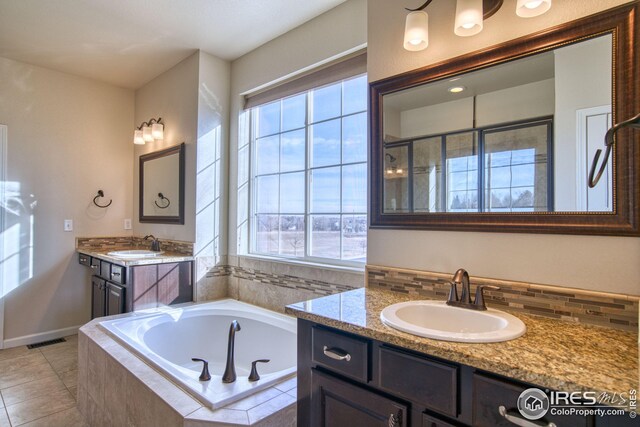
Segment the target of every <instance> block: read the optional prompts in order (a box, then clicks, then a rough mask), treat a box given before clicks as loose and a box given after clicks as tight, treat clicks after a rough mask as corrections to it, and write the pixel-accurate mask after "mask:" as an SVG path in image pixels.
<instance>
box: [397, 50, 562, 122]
mask: <svg viewBox="0 0 640 427" xmlns="http://www.w3.org/2000/svg"><path fill="white" fill-rule="evenodd" d="M554 73H555V69H554V55H553V52H546V53H541V54H538V55H533V56H529V57H526V58H522V59H518V60H517V61H511V62H508V63H506V64H501V65H496V66H492V67H489V68H485V69H482V70H479V71H474V72H471V73H465V74H462V75H460V76H458V77H456V78H453V79H444V80H440V81H437V82H433V83H429V84H425V85H421V86H417V87H415V88H412V89H408V90H403V91H400V92H397V93H393V94H390V95H385V97H384V105H385V107H391V108H393V109H396V110H398V111H406V110H412V109H415V108H420V107H426V106H429V105H437V104H441V103H443V102H449V101H454V100H456V99H461V98H468V97H470V96H474V95H482V94H484V93H490V92H495V91H498V90H502V89H507V88H510V87H516V86H521V85H525V84H527V83H533V82H538V81H541V80H546V79H551V78H553V77H554ZM452 86H462V87H464V88H465V90H464V91H463V92H460V93H450V92H449V91H448V89H449V88H450V87H452Z"/></svg>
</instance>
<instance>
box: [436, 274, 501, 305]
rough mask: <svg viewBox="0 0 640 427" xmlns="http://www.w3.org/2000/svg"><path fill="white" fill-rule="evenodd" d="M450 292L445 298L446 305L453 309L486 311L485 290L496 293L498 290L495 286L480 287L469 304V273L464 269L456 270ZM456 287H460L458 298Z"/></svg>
mask: <svg viewBox="0 0 640 427" xmlns="http://www.w3.org/2000/svg"><path fill="white" fill-rule="evenodd" d="M450 284H451V290H450V291H449V298H447V305H450V306H453V307H462V308H470V309H472V310H486V309H487V306H486V305H485V303H484V293H483V291H484V290H485V289H491V290H494V291H497V290H498V289H500V288H499V287H497V286H489V285H480V286H478V287H477V288H476V297H475V299H474V301H473V303H472V302H471V289H470V286H469V273H467V270H465V269H464V268H460V269H458V271H456V273H455V274H454V275H453V280H452V281H451V282H450ZM458 285H462V293H461V294H460V298H458Z"/></svg>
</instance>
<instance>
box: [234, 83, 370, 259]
mask: <svg viewBox="0 0 640 427" xmlns="http://www.w3.org/2000/svg"><path fill="white" fill-rule="evenodd" d="M362 76H366V74H357V75H354V76H351V77H347V78H343V79H341V80H338V81H335V82H332V83H329V84H323V85H319V86H317V87H314V88H312V89H309V90H307V91H305V92H300V93H297V94H293V95H287V96H285V97H282V98H280V99H278V101H282V100H283V99H287V98H291V97H295V96H297V95H300V94H301V93H306V98H305V99H306V102H305V125H304V128H302V127H301V128H296V129H288V130H287V131H285V132H283V131H282V129H280V132H278V133H274V134H273V135H282V134H283V133H286V132H292V131H295V130H301V129H304V130H305V167H304V170H301V171H292V172H303V173H304V177H305V178H304V181H305V200H304V203H305V212H304V213H303V214H295V215H302V216H303V217H304V219H305V230H304V236H305V239H304V240H305V244H304V256H293V255H287V254H270V253H261V252H258V251H257V250H256V240H257V239H256V234H255V233H256V232H257V230H256V228H257V227H256V219H257V212H256V206H257V192H256V191H255V189H256V182H255V181H256V167H257V166H256V162H255V157H256V154H257V153H256V141H257V135H256V134H255V133H256V125H255V124H256V122H255V120H256V117H255V111H256V108H257V107H259V106H256V107H253V108H251V109H249V110H247V113H248V114H249V119H248V127H249V129H248V138H249V160H248V162H249V167H248V169H249V180H248V185H249V188H248V192H249V200H248V202H249V207H248V215H249V218H248V221H247V227H248V233H247V235H248V240H249V241H248V254H247V255H249V256H251V257H257V258H267V259H273V260H278V261H291V262H294V263H302V264H316V265H328V266H337V267H351V268H356V269H358V270H360V269H362V268H364V266H365V265H366V250H365V254H364V258H365V259H364V260H363V261H352V260H343V259H337V258H324V257H317V256H312V255H310V253H311V244H312V221H311V220H310V219H311V218H312V217H313V216H315V215H327V216H329V215H331V216H337V217H339V218H340V254H342V251H343V240H344V238H343V236H342V234H343V229H342V226H343V224H342V219H343V217H345V216H346V215H349V214H346V213H344V212H342V179H343V178H342V167H344V166H352V165H358V164H364V165H365V167H367V165H368V158H365V160H364V161H361V162H350V163H342V160H343V158H342V154H343V152H342V147H341V149H340V153H341V154H340V163H338V164H333V165H328V166H319V167H311V159H310V155H311V153H310V150H309V144H310V141H311V138H310V133H311V128H312V126H313V125H316V124H321V123H325V122H328V121H331V120H336V119H339V120H341V121H342V120H343V119H344V118H345V117H351V116H355V115H358V114H362V113H365V114H366V113H367V112H368V103H367V106H366V108H365V109H364V110H359V111H356V112H351V113H348V114H344V115H343V114H342V100H341V112H340V115H339V116H335V117H331V118H329V119H324V120H320V121H317V122H311V121H310V108H309V103H310V102H312V101H311V99H312V97H311V92H312V91H314V90H317V89H321V88H323V87H327V86H332V85H334V84H339V83H342V82H344V81H348V80H352V79H356V78H359V77H362ZM271 102H275V101H271ZM271 102H269V103H271ZM269 103H266V104H263V105H267V104H269ZM281 114H282V112H281ZM243 125H245V124H243ZM343 131H344V130H343V128H342V126H341V128H340V141H341V142H342V136H343ZM266 136H269V135H264V136H262V137H266ZM242 147H244V145H243V146H242ZM334 167H339V168H340V170H341V174H340V195H339V200H340V210H341V212H338V213H326V212H322V213H312V212H311V200H310V192H311V183H310V179H309V178H310V173H311V172H312V171H314V170H319V169H325V168H334ZM286 173H289V172H284V173H282V172H277V173H273V174H268V175H283V174H286ZM263 176H265V175H263ZM365 191H366V194H367V196H366V197H368V182H367V189H365ZM368 208H369V206H368V200H367V202H366V203H365V212H361V213H353V215H358V216H365V217H366V218H367V229H368ZM278 211H279V208H278ZM272 215H276V214H272ZM277 215H278V216H280V215H281V213H280V212H278V214H277ZM292 215H294V214H292ZM365 239H366V237H365Z"/></svg>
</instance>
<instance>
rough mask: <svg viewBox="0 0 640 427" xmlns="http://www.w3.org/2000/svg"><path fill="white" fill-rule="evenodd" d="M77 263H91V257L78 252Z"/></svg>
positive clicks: (87, 264) (88, 264)
mask: <svg viewBox="0 0 640 427" xmlns="http://www.w3.org/2000/svg"><path fill="white" fill-rule="evenodd" d="M78 263H80V264H82V265H86V266H90V265H91V257H90V256H89V255H85V254H78Z"/></svg>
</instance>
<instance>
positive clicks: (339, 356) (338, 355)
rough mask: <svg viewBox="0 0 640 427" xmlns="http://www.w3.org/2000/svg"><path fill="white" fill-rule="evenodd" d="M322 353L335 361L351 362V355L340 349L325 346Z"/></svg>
mask: <svg viewBox="0 0 640 427" xmlns="http://www.w3.org/2000/svg"><path fill="white" fill-rule="evenodd" d="M322 352H323V353H324V355H325V356H327V357H330V358H331V359H334V360H346V361H347V362H349V361H350V360H351V355H350V354H349V353H347V352H346V351H344V350H341V349H339V348H329V347H327V346H326V345H325V346H324V348H323V349H322Z"/></svg>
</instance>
